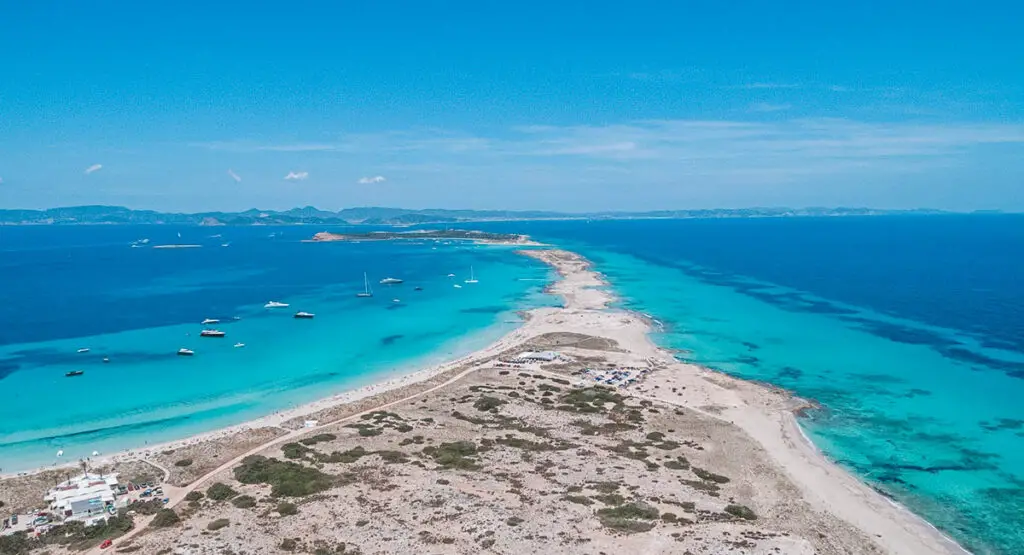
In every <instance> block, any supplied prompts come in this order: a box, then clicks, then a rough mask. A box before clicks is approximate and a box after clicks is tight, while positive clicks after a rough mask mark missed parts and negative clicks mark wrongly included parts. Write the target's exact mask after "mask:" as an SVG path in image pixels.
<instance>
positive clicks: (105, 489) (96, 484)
mask: <svg viewBox="0 0 1024 555" xmlns="http://www.w3.org/2000/svg"><path fill="white" fill-rule="evenodd" d="M116 491H117V474H107V475H105V476H102V477H101V476H97V475H91V476H90V475H89V474H83V475H81V476H76V477H74V478H71V479H69V480H68V481H67V482H64V483H62V484H60V485H58V486H57V487H55V488H53V489H51V490H50V491H49V492H47V494H46V496H45V497H43V499H44V500H45V501H47V502H48V503H49V504H50V510H51V511H53V512H54V513H55V514H57V515H58V516H61V517H63V518H64V520H65V521H71V520H80V521H82V522H85V523H86V524H94V523H96V522H98V521H101V520H106V518H107V516H108V515H109V514H110V513H109V511H110V510H111V509H112V507H113V506H114V498H115V493H116Z"/></svg>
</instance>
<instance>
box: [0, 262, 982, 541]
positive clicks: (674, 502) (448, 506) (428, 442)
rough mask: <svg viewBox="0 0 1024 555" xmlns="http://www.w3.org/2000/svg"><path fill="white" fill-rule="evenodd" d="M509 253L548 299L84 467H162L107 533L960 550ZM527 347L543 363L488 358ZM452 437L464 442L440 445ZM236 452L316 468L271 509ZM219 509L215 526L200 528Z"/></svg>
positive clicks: (640, 333)
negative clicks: (440, 352) (314, 481)
mask: <svg viewBox="0 0 1024 555" xmlns="http://www.w3.org/2000/svg"><path fill="white" fill-rule="evenodd" d="M522 254H523V255H525V256H531V257H534V258H537V259H539V260H542V261H544V262H545V263H547V264H550V265H551V266H552V267H553V268H554V269H555V270H556V271H557V272H558V274H559V275H560V276H561V279H560V280H558V281H556V282H555V283H553V284H552V285H551V286H550V290H551V292H552V293H554V294H557V295H559V296H561V297H562V298H563V299H564V306H563V307H560V308H555V307H550V308H539V309H534V310H531V311H529V312H528V313H527V314H526V316H527V318H526V322H525V323H524V324H523V325H522V326H521V327H520V328H518V329H516V330H515V331H513V332H511V333H509V334H508V335H506V336H504V337H502V338H501V339H500V340H498V341H496V342H495V343H493V344H491V345H489V346H487V347H486V348H484V349H481V350H479V351H476V352H474V353H473V354H471V355H468V356H466V357H463V358H460V359H458V360H454V361H450V362H447V363H445V364H442V365H438V366H434V367H431V368H427V369H423V370H419V371H416V372H414V373H411V374H408V375H404V376H401V377H397V378H394V379H391V380H388V381H385V382H382V383H378V384H374V385H369V386H367V387H363V388H360V389H357V390H354V391H350V392H346V393H343V394H340V395H336V396H333V397H329V398H325V399H322V400H319V401H316V402H314V403H309V404H307V405H303V406H301V407H297V408H295V409H292V410H288V411H282V412H278V413H275V414H272V415H268V416H265V417H263V418H260V419H257V420H253V421H250V422H246V423H245V424H241V425H238V426H233V427H230V428H225V429H222V430H217V431H213V432H209V433H205V434H200V435H197V436H194V437H190V438H187V439H183V440H180V441H174V442H169V443H164V444H160V445H152V446H147V447H146V448H145V449H135V450H131V451H126V452H121V453H116V454H111V455H106V456H101V457H98V458H97V459H96V460H93V461H92V464H93V465H94V466H96V467H105V468H113V469H117V468H119V467H126V466H127V465H137V464H138V463H139V461H145V462H146V463H147V464H149V465H150V466H151V467H152V468H153V469H154V472H156V473H158V474H162V475H163V476H162V479H163V480H164V482H165V483H166V484H168V485H167V486H166V487H165V489H166V491H167V496H168V497H169V499H170V502H169V503H168V507H169V508H171V509H174V510H175V511H176V512H177V513H178V514H179V515H180V517H181V520H182V521H183V523H182V524H179V525H177V526H176V527H174V528H154V527H149V526H148V524H149V522H150V519H151V518H152V517H142V518H140V519H139V520H137V522H136V527H135V528H134V529H133V530H131V531H130V532H128V534H126V535H125V536H124V537H122V538H119V539H117V540H116V541H115V545H116V546H118V547H119V548H121V547H122V546H125V545H130V546H131V547H133V548H134V547H138V549H136V551H137V552H140V553H220V552H223V551H222V549H226V548H228V547H230V549H232V550H234V551H235V552H243V551H247V552H256V551H259V552H271V553H276V552H282V553H283V552H291V551H294V550H296V549H307V550H308V551H307V552H312V551H313V550H314V549H316V548H317V547H316V545H321V544H322V545H323V546H327V547H324V548H325V549H327V548H331V549H334V548H337V546H338V545H340V546H341V547H340V549H344V548H345V546H346V545H347V546H348V547H349V548H350V549H358V551H359V552H361V553H393V552H411V551H422V550H424V549H428V550H429V551H430V552H438V553H475V552H480V551H489V552H498V553H507V552H512V551H516V552H528V553H550V552H573V553H599V552H625V551H627V550H633V551H637V552H641V553H684V552H693V553H698V552H700V553H726V552H729V553H779V552H782V553H837V554H838V553H892V554H921V553H940V554H942V553H950V554H952V553H963V552H964V551H963V550H962V549H961V548H960V547H959V546H957V545H956V544H955V543H954V542H952V541H951V540H950V539H948V538H947V537H945V536H944V535H942V534H941V533H939V532H938V531H937V530H936V529H935V528H933V527H932V526H930V525H929V524H928V523H926V522H925V521H923V520H922V519H920V518H918V517H917V516H915V515H913V514H912V513H910V512H909V511H907V510H906V509H904V508H903V507H901V506H899V505H898V504H896V503H894V502H892V501H891V500H889V499H887V498H886V497H884V496H882V495H881V494H879V493H878V492H876V491H875V490H873V489H872V488H871V487H869V486H867V485H866V484H864V483H862V482H860V481H859V480H858V479H857V478H855V477H854V476H852V475H851V474H849V473H848V472H846V471H845V470H843V469H841V468H840V467H838V466H837V465H835V464H834V463H832V462H830V461H829V460H827V459H826V458H825V457H824V456H823V455H822V454H821V453H820V452H819V451H818V450H817V449H816V448H815V447H814V446H813V445H812V444H811V443H810V442H809V441H808V440H807V438H806V437H805V436H804V435H803V433H802V432H801V431H800V428H799V425H798V423H797V420H796V417H795V415H794V412H795V411H797V410H799V409H800V408H801V407H803V406H806V403H805V402H804V401H801V400H799V399H795V398H793V397H792V396H790V395H789V394H787V393H786V392H783V391H779V390H776V389H772V388H768V387H765V386H762V385H759V384H754V383H750V382H744V381H741V380H737V379H733V378H731V377H728V376H726V375H723V374H721V373H718V372H714V371H711V370H708V369H705V368H701V367H698V366H694V365H690V364H685V363H681V362H679V361H678V360H676V359H675V358H674V357H673V356H672V355H671V353H669V352H667V351H665V350H663V349H660V348H658V347H657V346H656V345H655V344H654V343H653V342H652V341H651V339H650V338H649V337H648V332H649V331H650V329H651V328H650V326H651V323H650V321H649V320H648V319H647V318H644V317H643V316H642V315H638V314H635V313H631V312H627V311H621V310H617V309H612V308H609V306H610V304H611V303H612V302H613V301H614V298H613V296H612V294H611V293H610V292H609V291H608V289H607V287H606V283H605V282H604V281H603V280H602V278H601V276H600V275H599V274H598V273H596V272H595V271H593V270H592V268H591V267H590V264H589V262H587V261H586V260H584V259H582V258H581V257H579V256H577V255H575V254H574V253H570V252H566V251H561V250H551V249H544V250H524V251H522ZM527 350H531V351H541V350H551V351H557V352H559V353H560V354H561V355H562V358H560V359H559V360H557V361H553V362H550V363H548V362H534V363H525V364H518V365H509V364H506V363H504V362H501V361H507V360H509V359H510V358H513V357H514V356H515V355H517V354H518V353H521V352H522V351H527ZM594 367H608V368H613V367H614V368H643V369H645V372H644V377H643V379H642V380H641V381H639V383H637V384H635V385H633V386H631V387H629V388H625V389H616V390H615V392H614V398H612V397H609V400H608V401H607V402H606V403H605V404H604V405H601V404H600V403H591V402H590V401H588V400H587V399H583V400H580V398H579V395H580V394H581V393H579V392H587V393H586V395H598V396H603V395H605V394H603V393H600V392H599V390H594V389H593V388H591V387H590V384H588V383H587V381H588V379H589V378H588V377H587V375H586V374H584V373H583V371H584V369H589V368H594ZM566 384H572V385H573V386H574V387H570V386H568V385H566ZM573 391H576V392H577V393H575V394H574V393H573ZM607 395H609V396H611V395H612V394H610V393H609V394H607ZM609 406H614V408H612V409H610V410H609V409H608V408H607V407H609ZM474 407H475V408H474ZM602 418H606V419H605V420H602ZM403 430H404V431H403ZM413 434H415V435H413ZM315 438H319V439H315ZM417 438H419V439H417ZM302 440H308V441H302ZM295 445H299V446H305V447H290V446H295ZM454 445H459V446H461V447H460V449H463V451H462V452H461V453H460V454H456V455H452V456H451V457H447V456H440V455H438V453H439V452H440V451H443V450H444V449H445V448H446V447H445V446H449V447H450V446H454ZM467 445H469V446H470V447H472V449H469V447H467ZM410 446H411V448H412V450H410ZM417 446H419V447H417ZM356 447H358V448H359V451H354V450H355V449H356ZM452 448H453V447H452ZM332 449H333V453H332V452H331V451H332ZM253 456H257V457H268V458H271V459H273V460H277V459H281V458H282V457H283V458H284V459H289V460H291V461H292V462H289V463H287V464H301V465H305V467H306V468H310V469H315V470H316V471H318V472H322V473H324V475H326V476H332V477H334V478H332V481H331V486H330V487H327V488H326V489H324V490H321V492H320V493H318V494H316V495H312V496H309V497H303V498H301V499H298V500H296V501H295V503H296V504H297V505H298V511H299V512H300V513H301V514H302V515H303V516H302V517H301V518H300V519H296V518H295V517H290V518H289V517H288V516H287V515H285V514H284V512H283V510H282V509H281V505H280V504H278V501H279V500H280V499H281V498H282V496H281V495H280V492H275V491H274V490H272V489H271V487H270V486H269V485H268V484H267V483H250V482H241V481H239V476H240V475H241V474H239V472H238V470H239V465H243V466H244V465H247V464H249V463H251V462H252V461H253V459H251V458H249V459H247V458H246V457H253ZM184 460H188V461H189V464H187V465H182V464H181V462H182V461H184ZM698 465H699V466H698ZM51 470H52V469H46V471H51ZM40 472H42V471H40ZM689 473H693V474H695V476H691V474H689ZM42 476H43V475H42V474H39V473H25V474H21V475H17V476H4V479H3V481H0V499H2V500H4V501H5V502H6V503H7V504H8V505H10V506H12V507H22V506H23V507H25V508H29V507H32V506H36V505H38V504H41V500H40V501H39V502H38V503H35V504H34V505H31V504H30V503H31V500H28V499H20V498H12V495H13V494H12V492H35V491H36V490H34V489H32V488H28V487H26V484H29V483H31V482H32V481H33V480H37V481H39V480H43V478H42ZM46 480H49V478H46ZM215 482H222V483H227V484H228V485H230V486H231V487H232V488H234V489H235V490H237V493H240V494H243V495H245V496H251V497H252V498H253V499H258V500H259V503H258V504H256V505H257V508H256V509H255V510H253V509H247V508H244V507H240V506H239V505H240V504H235V505H234V506H232V505H231V504H227V503H216V502H213V501H212V500H210V499H208V498H205V499H203V500H197V495H196V492H201V491H204V490H208V488H209V486H210V485H211V484H213V483H215ZM208 495H209V494H208V493H207V497H208ZM274 507H277V508H274ZM736 507H740V509H737V508H736ZM626 509H629V511H632V513H630V512H629V511H627V510H626ZM743 509H746V510H749V511H750V513H748V512H745V511H744V510H743ZM616 511H618V512H616ZM754 514H756V518H753V516H754ZM430 515H432V516H430ZM552 515H558V516H557V518H553V516H552ZM651 515H659V516H651ZM666 515H672V516H671V517H669V516H666ZM730 515H731V516H730ZM737 515H739V516H737ZM218 519H226V520H228V521H230V523H231V524H230V525H227V524H225V525H223V526H221V527H219V528H216V530H215V529H214V527H213V522H214V521H216V520H218ZM495 522H499V523H503V524H500V525H499V526H495V525H494V523H495ZM282 538H284V540H282ZM289 538H295V539H296V540H295V542H293V543H289ZM317 542H320V543H319V544H318V543H317ZM289 546H291V548H289ZM426 546H429V547H426ZM54 552H56V551H54ZM91 552H97V553H98V552H100V551H99V550H98V549H94V550H93V551H91ZM325 552H326V551H325ZM336 552H339V553H340V552H342V551H336ZM345 552H346V553H347V552H350V551H345Z"/></svg>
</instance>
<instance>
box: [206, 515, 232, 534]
mask: <svg viewBox="0 0 1024 555" xmlns="http://www.w3.org/2000/svg"><path fill="white" fill-rule="evenodd" d="M230 524H231V521H230V520H228V519H226V518H218V519H217V520H214V521H212V522H210V523H209V524H207V525H206V529H207V530H209V531H211V532H216V531H217V530H220V529H221V528H227V527H228V526H229V525H230Z"/></svg>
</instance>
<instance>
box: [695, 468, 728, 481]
mask: <svg viewBox="0 0 1024 555" xmlns="http://www.w3.org/2000/svg"><path fill="white" fill-rule="evenodd" d="M693 473H694V474H696V475H697V477H698V478H700V479H701V480H704V481H707V482H714V483H716V484H726V483H728V482H729V478H728V477H727V476H722V475H721V474H715V473H714V472H708V471H707V470H704V469H701V468H697V467H693Z"/></svg>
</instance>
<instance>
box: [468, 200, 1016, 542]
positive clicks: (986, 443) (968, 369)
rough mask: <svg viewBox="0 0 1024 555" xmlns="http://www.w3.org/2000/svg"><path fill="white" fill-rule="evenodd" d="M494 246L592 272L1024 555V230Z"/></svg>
mask: <svg viewBox="0 0 1024 555" xmlns="http://www.w3.org/2000/svg"><path fill="white" fill-rule="evenodd" d="M484 227H485V228H487V227H486V226H484ZM493 229H496V230H503V229H516V230H518V231H520V232H523V233H528V234H531V235H533V236H534V237H535V238H537V239H539V240H541V241H547V242H551V243H555V244H557V245H559V246H562V247H565V248H567V249H572V250H575V251H578V252H580V253H581V254H583V255H585V256H587V257H588V258H590V259H591V260H592V261H593V262H594V263H595V265H596V268H597V269H598V270H599V271H601V272H602V273H603V274H604V275H605V277H606V279H607V281H608V282H609V283H610V285H611V287H612V289H613V291H614V293H616V294H617V295H618V297H619V299H620V300H619V303H620V304H621V306H622V307H624V308H628V309H631V310H635V311H638V312H641V313H644V314H649V315H651V316H652V317H653V318H654V319H655V323H656V332H655V333H654V334H653V338H654V340H655V341H656V342H657V343H659V344H660V345H661V346H662V347H665V348H668V349H671V350H673V351H674V352H675V353H676V356H677V358H679V359H680V360H684V361H688V362H693V363H696V364H700V365H703V366H706V367H710V368H713V369H716V370H719V371H722V372H725V373H728V374H730V375H733V376H736V377H739V378H744V379H748V380H755V381H760V382H766V383H770V384H773V385H776V386H779V387H782V388H785V389H787V390H790V391H792V392H793V393H795V394H796V395H798V396H800V397H803V398H806V399H808V400H811V401H813V402H815V403H817V405H818V406H819V408H817V409H815V410H811V411H807V412H805V413H803V414H802V415H801V417H800V424H801V426H802V428H803V429H804V431H805V433H806V434H807V436H808V437H810V438H811V439H812V440H813V442H814V443H815V444H816V446H817V447H818V448H819V449H820V450H821V451H823V452H824V453H825V454H826V456H828V457H829V458H831V459H832V460H834V461H836V462H838V463H839V464H840V465H842V466H843V467H845V468H847V469H848V470H850V471H851V472H852V473H854V474H855V475H857V476H859V477H860V478H862V479H863V480H865V481H866V482H867V483H869V484H870V485H871V486H873V487H874V488H876V489H877V490H878V491H880V492H882V493H883V494H885V495H887V496H889V497H890V498H891V499H893V500H894V501H897V502H899V503H901V504H903V505H904V506H906V507H908V508H910V509H911V510H912V511H914V512H915V513H917V514H919V515H921V516H923V517H924V518H925V519H927V520H928V521H929V522H931V523H932V524H934V525H935V526H937V527H938V528H940V529H941V530H942V531H944V532H945V533H947V534H948V535H949V536H951V537H953V538H955V539H956V540H957V541H958V542H960V543H961V545H963V546H964V547H966V548H967V549H969V550H971V551H972V552H974V553H979V554H996V553H998V554H1021V553H1024V215H998V214H986V215H942V216H878V217H833V218H763V219H692V220H629V221H592V222H585V221H584V222H579V221H575V222H517V223H515V224H514V225H512V224H506V223H503V224H498V225H493Z"/></svg>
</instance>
